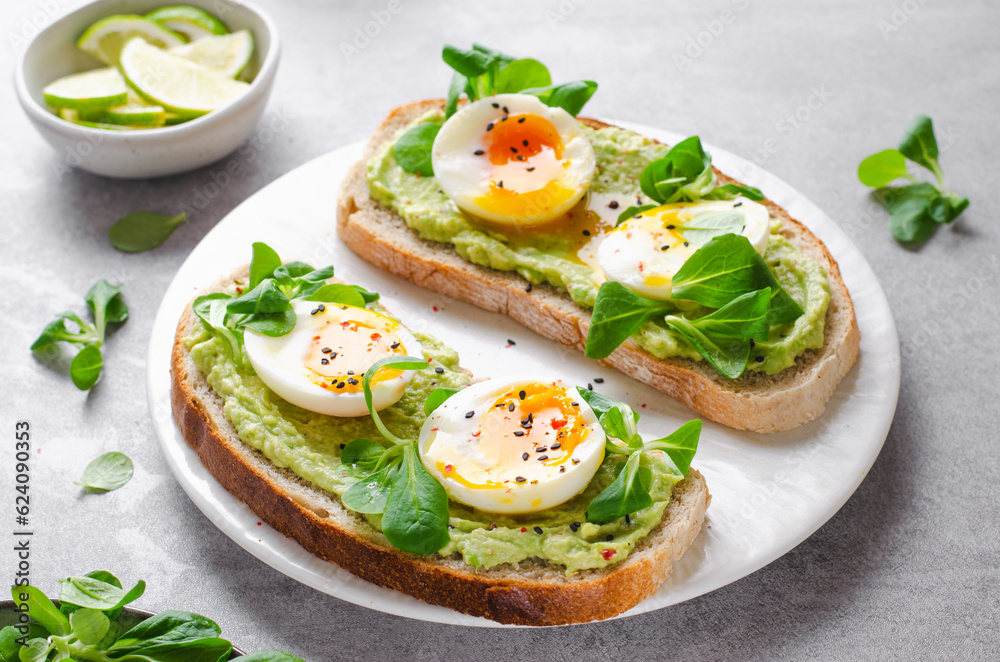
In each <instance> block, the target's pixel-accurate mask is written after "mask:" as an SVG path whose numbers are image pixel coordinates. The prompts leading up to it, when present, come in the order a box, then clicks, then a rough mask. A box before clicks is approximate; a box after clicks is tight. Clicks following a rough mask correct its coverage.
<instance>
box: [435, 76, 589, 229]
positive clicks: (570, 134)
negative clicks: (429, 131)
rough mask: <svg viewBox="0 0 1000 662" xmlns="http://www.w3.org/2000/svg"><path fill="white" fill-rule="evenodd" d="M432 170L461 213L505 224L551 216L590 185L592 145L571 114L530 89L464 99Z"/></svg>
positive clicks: (440, 139)
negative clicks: (518, 92)
mask: <svg viewBox="0 0 1000 662" xmlns="http://www.w3.org/2000/svg"><path fill="white" fill-rule="evenodd" d="M431 162H432V164H433V166H434V176H435V177H436V178H437V180H438V183H440V185H441V188H442V189H443V190H444V192H445V193H446V194H447V195H448V197H449V198H451V199H452V200H453V201H454V202H455V204H456V205H458V207H459V208H460V209H462V210H463V211H465V212H466V213H468V214H472V215H473V216H478V217H480V218H483V219H486V220H488V221H493V222H496V223H505V224H514V225H517V224H520V225H532V224H537V223H544V222H546V221H551V220H553V219H555V218H557V217H559V216H561V215H563V214H565V213H566V212H567V211H569V210H570V208H571V207H573V205H575V204H576V203H577V202H579V201H580V199H581V198H582V197H583V195H584V194H585V193H586V192H587V189H588V188H589V187H590V181H591V179H592V178H593V176H594V163H595V160H594V149H593V148H592V147H591V146H590V142H589V141H588V140H587V138H586V137H585V136H584V135H583V132H582V131H581V130H580V126H579V124H577V121H576V119H575V118H574V117H573V116H572V115H570V114H569V113H567V112H566V111H565V110H563V109H562V108H550V107H549V106H546V105H545V104H544V103H542V102H541V101H539V100H538V98H537V97H534V96H531V95H530V94H498V95H495V96H492V97H487V98H484V99H479V100H478V101H474V102H472V103H470V104H467V105H466V106H465V107H463V108H462V109H461V110H459V111H458V112H457V113H455V114H454V115H452V116H451V117H450V118H449V119H448V121H446V122H445V123H444V126H442V127H441V131H440V132H438V134H437V138H435V140H434V146H433V149H432V153H431Z"/></svg>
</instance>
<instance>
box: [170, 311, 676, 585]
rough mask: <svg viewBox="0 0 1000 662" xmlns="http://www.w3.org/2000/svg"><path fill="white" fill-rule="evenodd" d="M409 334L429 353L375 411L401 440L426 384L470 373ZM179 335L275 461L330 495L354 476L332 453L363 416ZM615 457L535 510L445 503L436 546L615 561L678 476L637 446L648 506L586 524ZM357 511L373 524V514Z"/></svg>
mask: <svg viewBox="0 0 1000 662" xmlns="http://www.w3.org/2000/svg"><path fill="white" fill-rule="evenodd" d="M375 307H377V304H375ZM379 312H383V313H384V312H385V311H384V310H382V309H379ZM415 335H416V336H417V339H418V340H419V341H420V343H421V345H422V347H423V350H424V354H425V355H426V356H427V357H428V358H429V359H430V362H429V364H428V367H429V368H430V369H428V370H421V371H419V372H417V373H415V374H414V376H413V379H412V380H411V381H410V384H409V385H408V386H407V388H406V390H405V392H404V393H403V397H402V398H401V399H400V400H399V402H397V403H396V404H395V405H393V406H391V407H389V408H388V409H385V410H384V411H382V412H381V416H382V420H383V421H385V423H386V425H387V426H388V427H389V428H390V430H392V431H393V432H394V433H395V434H397V435H398V436H400V437H402V438H409V439H416V437H417V433H418V431H419V429H420V426H421V425H422V424H423V422H424V419H425V418H426V415H425V414H424V402H425V400H426V399H427V397H428V396H429V395H430V393H431V392H432V391H433V390H434V389H435V388H437V387H440V386H448V387H452V388H460V387H464V386H467V385H468V384H469V382H470V378H469V376H468V375H467V374H466V373H465V372H463V371H462V370H461V368H460V367H459V365H458V355H457V354H456V353H455V351H454V350H452V349H450V348H448V347H446V346H445V345H443V344H442V343H441V342H440V341H438V340H437V339H435V338H433V337H431V336H428V335H425V334H419V333H417V334H415ZM185 344H186V345H187V347H188V349H189V351H190V353H191V357H192V359H193V360H194V362H195V365H197V367H198V369H199V370H200V371H201V372H202V374H204V375H205V377H206V379H207V381H208V383H209V385H210V386H211V387H212V389H213V390H214V391H215V392H216V393H217V394H218V395H219V396H220V397H221V398H222V399H223V401H224V411H225V415H226V419H227V420H228V421H229V422H230V423H231V424H232V425H233V427H234V428H235V429H236V431H237V433H238V435H239V437H240V439H242V440H243V441H244V442H246V443H248V444H250V445H251V446H253V447H254V448H256V449H257V450H259V451H260V452H261V453H263V454H264V456H265V457H267V458H268V459H269V460H270V461H271V462H274V463H275V464H276V465H277V466H279V467H283V468H287V469H289V470H291V471H292V472H294V473H295V474H296V475H297V476H299V477H300V478H303V479H304V480H306V481H308V482H310V483H312V484H313V485H315V486H316V487H318V488H320V489H322V490H325V491H326V492H329V493H331V494H334V495H337V496H340V495H342V494H343V493H344V492H345V491H347V488H349V487H350V486H351V485H353V484H354V483H356V482H357V481H359V480H360V479H361V478H363V477H364V475H365V474H364V472H361V471H358V470H356V469H355V468H354V467H352V466H348V465H344V464H342V463H341V461H340V457H341V450H342V449H343V446H344V444H347V443H348V442H350V441H353V440H354V439H358V438H365V439H381V436H380V435H379V433H378V430H377V429H376V428H375V425H374V423H373V422H372V420H371V418H369V417H367V416H366V417H358V418H336V417H332V416H324V415H321V414H316V413H313V412H311V411H307V410H305V409H301V408H299V407H297V406H295V405H293V404H290V403H288V402H286V401H285V400H283V399H281V398H280V397H278V396H277V395H275V393H274V392H272V391H271V390H270V389H269V388H268V387H267V386H266V385H265V384H264V382H263V381H261V379H260V378H259V377H258V376H257V374H256V373H255V372H254V370H253V368H252V367H251V365H250V363H249V361H248V360H247V358H246V356H245V353H244V354H243V355H242V356H240V357H234V356H233V353H232V349H231V347H230V345H229V343H228V342H227V341H226V340H225V339H223V338H222V337H221V336H219V335H218V334H216V332H214V331H213V330H211V329H210V328H208V327H206V326H204V325H203V324H201V323H200V322H199V323H198V325H197V326H196V328H195V330H194V331H193V332H192V334H191V335H190V336H189V337H188V338H186V339H185ZM438 369H440V370H441V372H438ZM386 443H387V442H386ZM618 457H619V456H611V457H608V458H605V460H604V462H603V464H602V465H601V467H600V468H599V469H598V471H597V474H596V475H595V477H594V479H593V480H592V481H591V482H590V485H589V486H588V487H587V489H586V490H585V491H584V492H583V493H581V494H580V495H578V496H576V497H575V498H573V499H572V500H570V501H568V502H566V503H564V504H562V505H561V506H558V507H556V508H552V509H550V510H547V511H544V512H542V513H538V514H534V515H530V516H527V515H526V516H502V515H494V514H491V513H486V512H482V511H478V510H475V509H473V508H469V507H466V506H463V505H461V504H457V503H455V502H450V503H449V510H450V519H449V532H448V533H449V536H450V542H449V543H448V544H447V545H446V546H445V547H444V548H443V549H442V550H440V551H439V552H438V554H439V555H441V556H445V557H447V556H451V555H453V554H456V553H457V554H460V555H461V556H462V558H463V559H464V560H465V561H466V562H467V563H468V564H470V565H472V566H477V567H485V568H489V567H492V566H495V565H499V564H502V563H517V562H519V561H523V560H525V559H528V558H532V557H539V558H542V559H545V560H547V561H549V562H551V563H553V564H558V565H561V566H564V567H565V568H566V574H567V575H570V574H573V573H574V572H577V571H579V570H585V569H588V568H602V567H605V566H608V565H612V564H614V563H618V562H620V561H623V560H625V559H626V558H627V557H628V555H629V553H630V552H631V551H632V550H633V549H634V548H635V547H636V545H638V544H639V543H640V542H641V541H642V539H643V538H644V537H645V536H646V535H647V534H648V533H649V532H650V530H652V528H653V527H654V526H656V524H657V523H658V522H659V521H660V519H661V517H662V515H663V511H664V509H665V508H666V507H667V504H668V503H669V502H670V495H671V491H672V489H673V486H674V484H676V483H677V482H679V481H680V480H681V476H679V475H677V473H676V470H674V469H673V467H672V465H671V464H670V462H669V461H668V460H667V459H666V458H664V457H662V456H658V455H657V454H656V453H647V454H645V455H644V456H643V460H642V462H643V464H645V465H647V466H649V467H650V469H651V470H652V474H653V483H652V486H651V489H650V494H651V496H652V498H653V505H652V506H649V507H648V508H645V509H643V510H640V511H638V512H636V513H633V514H632V515H631V516H630V517H629V521H628V522H627V523H626V522H625V521H624V519H620V520H618V521H615V522H611V523H608V524H602V525H595V524H590V523H588V522H587V520H586V511H587V506H588V505H589V504H590V501H591V500H592V499H593V498H594V496H596V495H597V494H599V493H600V492H601V491H603V490H604V488H605V487H607V486H608V485H609V484H610V483H611V481H612V480H614V477H615V473H614V470H615V466H616V465H617V464H618V463H619V460H618ZM365 517H366V518H367V520H368V522H369V523H370V524H371V525H372V526H373V527H375V528H380V524H381V522H380V519H381V517H380V516H378V515H367V516H365Z"/></svg>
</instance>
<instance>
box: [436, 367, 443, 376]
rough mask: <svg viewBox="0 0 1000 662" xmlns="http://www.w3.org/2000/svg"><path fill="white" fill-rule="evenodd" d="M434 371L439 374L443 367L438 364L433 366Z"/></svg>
mask: <svg viewBox="0 0 1000 662" xmlns="http://www.w3.org/2000/svg"><path fill="white" fill-rule="evenodd" d="M434 372H436V373H437V374H439V375H440V374H441V373H442V372H444V368H442V367H441V366H438V367H436V368H434Z"/></svg>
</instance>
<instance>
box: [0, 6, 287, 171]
mask: <svg viewBox="0 0 1000 662" xmlns="http://www.w3.org/2000/svg"><path fill="white" fill-rule="evenodd" d="M184 2H185V3H186V4H191V5H194V6H196V7H201V8H202V9H205V10H206V11H209V12H211V13H213V14H215V15H216V16H218V17H219V18H220V19H221V20H222V22H223V23H225V24H226V25H227V26H228V27H229V29H230V30H232V31H234V32H235V31H236V30H242V29H244V28H248V29H250V30H251V31H252V32H253V36H254V41H255V43H256V48H255V53H254V57H253V60H252V61H251V62H250V65H249V73H250V74H252V75H253V83H252V84H251V86H250V89H249V90H248V91H247V92H246V94H244V95H243V96H242V97H240V98H239V99H237V100H236V101H234V102H233V103H231V104H229V105H228V106H225V107H224V108H220V109H219V110H216V111H213V112H210V113H208V114H207V115H203V116H202V117H199V118H198V119H195V120H190V121H188V122H185V123H184V124H178V125H176V126H169V127H161V128H157V129H146V130H137V131H113V130H107V129H94V128H90V127H85V126H80V125H77V124H73V123H71V122H67V121H65V120H62V119H60V118H58V117H56V116H55V115H54V114H53V113H52V112H51V111H50V110H49V109H48V108H47V107H46V105H45V100H44V98H43V96H42V88H44V87H45V86H46V85H48V84H49V83H51V82H52V81H54V80H56V79H57V78H60V77H61V76H65V75H67V74H71V73H75V72H78V71H85V70H87V69H94V68H96V67H100V66H104V65H103V64H102V63H100V62H99V61H98V60H96V59H95V58H93V57H91V56H90V55H88V54H86V53H84V52H83V51H81V50H80V49H79V48H77V46H76V41H77V39H79V37H80V35H81V34H83V32H84V30H86V29H87V27H88V26H90V25H91V24H92V23H94V22H95V21H97V20H99V19H101V18H104V17H106V16H111V15H113V14H145V13H147V12H150V11H152V10H153V9H156V8H157V7H163V6H166V5H170V4H176V3H175V2H173V1H172V0H96V1H95V2H92V3H90V4H88V5H85V6H83V7H81V8H79V9H77V10H75V11H72V12H70V13H68V14H66V15H65V16H63V17H62V18H59V19H58V20H56V21H54V22H53V23H52V24H51V25H49V26H48V27H46V28H45V29H43V30H42V31H41V32H40V33H39V34H38V35H37V36H36V37H35V38H34V39H33V40H32V42H31V43H30V44H29V45H28V47H27V48H25V49H24V50H23V51H22V52H21V54H20V56H19V57H18V61H17V65H16V66H15V69H14V87H15V88H16V89H17V97H18V100H19V101H20V102H21V106H22V107H23V108H24V112H25V113H27V115H28V119H30V120H31V123H32V124H34V125H35V128H36V129H37V130H38V132H39V133H40V134H42V137H43V138H45V140H46V141H47V142H48V143H49V144H50V145H52V146H53V147H54V148H55V150H56V152H57V154H58V158H59V159H60V160H61V161H62V162H63V163H65V164H66V165H67V166H73V167H77V168H82V169H84V170H87V171H89V172H93V173H95V174H98V175H105V176H107V177H122V178H139V177H159V176H162V175H172V174H175V173H178V172H184V171H186V170H193V169H195V168H200V167H201V166H203V165H207V164H209V163H212V162H214V161H218V160H219V159H221V158H222V157H224V156H226V155H227V154H229V153H230V152H232V151H233V150H235V149H236V148H237V147H239V146H240V144H241V143H243V142H244V141H245V140H246V139H247V138H248V137H249V136H250V134H251V133H252V132H253V130H254V127H255V126H256V125H257V121H258V120H259V119H260V117H261V115H262V114H263V112H264V108H265V106H266V105H267V98H268V96H269V95H270V93H271V88H272V87H273V86H274V76H275V73H276V72H277V70H278V59H279V56H280V51H281V46H280V42H279V39H278V31H277V28H276V26H275V24H274V21H273V20H271V18H270V17H269V16H268V15H267V14H265V13H264V12H263V11H261V10H260V9H258V8H257V7H255V6H253V5H252V4H250V3H248V2H243V1H242V0H184Z"/></svg>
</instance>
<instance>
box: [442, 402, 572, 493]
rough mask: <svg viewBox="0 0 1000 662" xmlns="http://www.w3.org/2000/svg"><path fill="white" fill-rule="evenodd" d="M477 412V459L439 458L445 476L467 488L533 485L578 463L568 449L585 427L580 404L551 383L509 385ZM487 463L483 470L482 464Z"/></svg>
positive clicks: (475, 435) (570, 449) (475, 433)
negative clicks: (468, 460) (508, 389)
mask: <svg viewBox="0 0 1000 662" xmlns="http://www.w3.org/2000/svg"><path fill="white" fill-rule="evenodd" d="M476 414H478V421H477V430H476V432H474V433H473V436H474V437H475V438H476V449H477V453H478V454H479V455H480V457H481V459H482V460H483V461H482V463H481V464H478V463H471V462H466V461H463V460H462V459H461V458H459V457H456V458H454V459H450V460H449V459H447V458H445V459H441V460H439V461H438V462H437V463H436V464H437V470H438V471H439V472H440V473H441V475H443V476H444V477H445V478H451V479H453V480H455V482H457V483H459V484H461V485H463V486H465V487H467V488H472V489H495V488H497V487H500V486H502V485H505V484H507V485H517V484H520V483H528V484H535V483H538V482H539V481H541V480H546V479H547V478H549V477H552V476H555V475H558V474H559V473H562V472H564V471H565V470H566V468H565V467H564V466H562V465H565V464H570V463H573V464H575V463H577V462H579V460H578V459H576V458H574V457H573V452H574V451H575V450H576V448H577V446H578V445H579V444H581V443H582V442H583V441H584V440H585V439H586V438H587V434H588V432H589V429H588V427H587V426H586V422H585V421H584V419H583V416H582V414H581V412H580V406H579V403H578V402H576V401H574V400H573V399H572V398H571V397H570V396H569V395H568V394H567V392H566V389H564V388H559V387H558V386H557V385H555V384H552V383H532V384H527V385H524V386H523V387H522V388H515V389H511V390H510V391H508V392H507V393H504V394H503V395H502V396H500V397H499V398H497V399H496V400H495V401H494V402H493V403H492V404H491V406H490V407H489V408H488V409H487V410H486V411H483V412H476ZM484 466H485V467H488V468H487V469H485V470H484V469H483V467H484Z"/></svg>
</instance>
